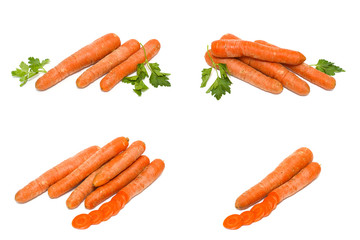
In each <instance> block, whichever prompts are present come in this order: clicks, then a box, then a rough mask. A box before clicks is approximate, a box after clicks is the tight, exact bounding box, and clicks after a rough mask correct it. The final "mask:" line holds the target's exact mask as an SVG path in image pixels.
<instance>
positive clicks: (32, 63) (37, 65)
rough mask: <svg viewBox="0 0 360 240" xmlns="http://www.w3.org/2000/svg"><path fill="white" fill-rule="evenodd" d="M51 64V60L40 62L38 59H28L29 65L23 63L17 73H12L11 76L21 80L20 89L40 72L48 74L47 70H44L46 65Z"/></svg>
mask: <svg viewBox="0 0 360 240" xmlns="http://www.w3.org/2000/svg"><path fill="white" fill-rule="evenodd" d="M49 62H50V60H49V59H45V60H43V61H41V62H40V60H39V59H38V58H34V57H29V58H28V63H29V65H28V64H26V63H25V62H21V63H20V65H19V67H20V68H16V70H15V71H12V72H11V75H12V76H13V77H18V78H20V79H19V81H20V87H22V86H24V85H25V84H26V83H27V82H28V80H29V79H31V78H32V77H34V76H35V75H36V74H38V73H39V72H43V73H46V70H45V69H44V65H45V64H48V63H49Z"/></svg>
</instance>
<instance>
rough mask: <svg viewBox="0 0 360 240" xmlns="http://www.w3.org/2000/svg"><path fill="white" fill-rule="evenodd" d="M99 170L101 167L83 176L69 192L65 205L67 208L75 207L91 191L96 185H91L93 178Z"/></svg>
mask: <svg viewBox="0 0 360 240" xmlns="http://www.w3.org/2000/svg"><path fill="white" fill-rule="evenodd" d="M100 170H101V167H100V168H99V169H97V170H96V171H94V172H92V173H91V174H90V175H89V176H87V177H86V178H85V180H84V181H82V182H81V183H80V184H79V185H78V186H77V187H76V188H75V189H74V191H72V192H71V194H70V196H69V197H68V199H67V200H66V206H67V207H68V208H69V209H74V208H77V207H78V206H79V205H80V204H81V203H82V202H83V201H84V199H85V198H86V197H87V196H89V194H90V193H92V192H93V191H94V190H95V189H96V187H95V186H94V185H93V181H94V178H95V176H96V174H98V173H99V172H100Z"/></svg>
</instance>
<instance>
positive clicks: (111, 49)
mask: <svg viewBox="0 0 360 240" xmlns="http://www.w3.org/2000/svg"><path fill="white" fill-rule="evenodd" d="M143 48H144V49H142V48H140V43H139V42H138V41H137V40H135V39H130V40H128V41H127V42H125V43H124V44H121V41H120V38H119V37H118V36H117V35H116V34H114V33H109V34H106V35H104V36H102V37H100V38H98V39H97V40H95V41H94V42H92V43H91V44H89V45H86V46H85V47H83V48H81V49H80V50H78V51H77V52H75V53H74V54H72V55H70V56H69V57H67V58H66V59H64V60H63V61H62V62H60V63H59V64H58V65H57V66H55V67H54V68H52V69H50V70H49V71H48V72H47V73H45V74H44V75H43V76H42V77H40V78H39V79H38V80H37V81H36V84H35V87H36V88H37V89H38V90H40V91H43V90H46V89H49V88H50V87H52V86H54V85H56V84H57V83H59V82H61V81H62V80H64V79H65V78H67V77H68V76H70V75H72V74H74V73H76V72H78V71H80V70H82V69H84V68H86V67H89V66H91V65H93V66H91V67H90V68H88V69H87V70H86V71H85V72H84V73H83V74H81V76H80V77H79V78H78V79H77V80H76V85H77V86H78V87H79V88H85V87H87V86H88V85H89V84H91V83H93V82H94V81H95V80H97V79H99V78H101V77H102V76H104V75H105V77H104V78H102V79H101V81H100V87H101V90H103V91H105V92H107V91H110V90H111V89H112V88H113V87H115V85H116V84H118V83H119V82H120V81H121V80H122V79H123V78H125V77H126V76H128V75H130V74H132V73H134V72H135V71H136V67H137V65H138V64H141V63H144V62H145V53H144V52H146V58H147V60H148V61H150V59H152V58H153V57H154V56H155V55H156V54H157V53H158V52H159V50H160V42H159V41H158V40H156V39H152V40H150V41H148V42H147V43H146V44H145V45H144V46H143Z"/></svg>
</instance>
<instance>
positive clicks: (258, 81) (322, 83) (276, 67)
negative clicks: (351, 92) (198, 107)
mask: <svg viewBox="0 0 360 240" xmlns="http://www.w3.org/2000/svg"><path fill="white" fill-rule="evenodd" d="M210 57H211V58H212V60H213V61H214V63H215V64H219V63H222V64H226V66H227V69H228V71H229V74H230V75H232V76H234V77H236V78H238V79H241V80H243V81H245V82H247V83H249V84H251V85H253V86H255V87H257V88H259V89H262V90H264V91H267V92H270V93H273V94H279V93H281V92H282V91H283V88H286V89H288V90H290V91H292V92H293V93H296V94H298V95H300V96H306V95H308V94H309V93H310V87H309V85H308V83H307V82H306V81H304V80H307V81H309V82H311V83H312V84H315V85H317V86H319V87H321V88H323V89H325V90H332V89H334V88H335V85H336V81H335V79H334V78H333V77H331V76H329V75H327V74H325V73H323V72H321V71H319V70H317V69H315V68H313V67H312V66H310V65H308V64H306V63H305V62H304V61H305V60H306V57H305V56H304V55H303V54H302V53H300V52H298V51H293V50H289V49H284V48H279V47H277V46H275V45H272V44H269V43H267V42H265V41H261V40H257V41H255V42H251V41H245V40H241V39H240V38H238V37H236V36H235V35H233V34H225V35H224V36H222V37H221V39H220V40H216V41H213V42H212V44H211V50H209V51H208V52H207V53H206V54H205V60H206V62H207V64H208V65H210V66H212V67H213V65H214V63H213V62H212V61H211V58H210ZM299 76H300V77H301V78H300V77H299Z"/></svg>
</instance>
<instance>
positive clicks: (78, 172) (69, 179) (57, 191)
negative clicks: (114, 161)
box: [48, 137, 129, 198]
mask: <svg viewBox="0 0 360 240" xmlns="http://www.w3.org/2000/svg"><path fill="white" fill-rule="evenodd" d="M128 144H129V139H128V138H125V137H119V138H116V139H114V140H112V141H111V142H109V143H108V144H106V145H105V146H103V147H102V148H100V149H99V150H98V151H97V152H96V153H95V154H94V155H92V156H91V157H90V158H88V159H87V160H86V161H85V162H83V163H82V164H81V165H80V166H79V167H78V168H76V169H75V170H74V171H72V172H71V173H70V174H69V175H67V176H66V177H65V178H63V179H61V180H60V181H58V182H57V183H55V184H53V185H52V186H50V187H49V190H48V194H49V196H50V197H51V198H57V197H60V196H61V195H63V194H64V193H66V192H68V191H69V190H71V189H73V188H74V187H75V186H76V185H78V184H79V183H80V182H81V181H82V180H83V179H85V178H86V177H87V176H89V175H90V174H91V173H92V172H94V171H95V170H96V169H98V168H99V167H100V166H101V165H103V164H104V163H105V162H107V161H109V160H110V159H111V158H113V157H114V156H115V155H117V154H119V153H120V152H122V151H124V150H125V149H126V148H127V146H128Z"/></svg>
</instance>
